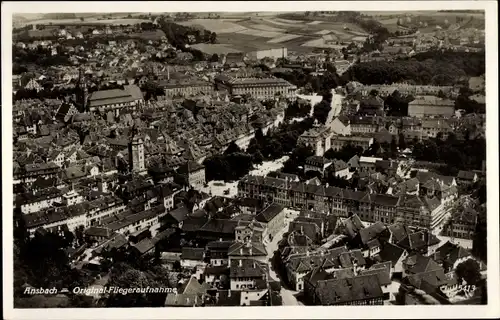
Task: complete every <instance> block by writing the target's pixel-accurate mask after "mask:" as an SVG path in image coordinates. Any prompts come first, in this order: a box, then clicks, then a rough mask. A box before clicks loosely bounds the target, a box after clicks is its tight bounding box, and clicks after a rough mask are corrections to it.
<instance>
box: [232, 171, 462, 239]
mask: <svg viewBox="0 0 500 320" xmlns="http://www.w3.org/2000/svg"><path fill="white" fill-rule="evenodd" d="M429 183H430V182H427V183H426V184H425V185H424V186H423V187H422V188H421V190H420V191H421V193H420V194H419V195H409V194H404V195H400V196H392V195H387V194H372V193H370V192H363V191H352V190H348V189H340V188H337V187H331V186H329V187H325V186H322V185H315V184H307V183H303V182H294V181H289V180H288V179H280V178H272V177H261V176H246V177H244V178H243V179H241V180H240V182H239V183H238V196H239V197H241V198H253V199H262V200H264V201H274V202H275V203H278V204H280V205H282V206H285V207H291V208H297V209H307V210H314V211H317V212H325V213H329V214H334V215H336V216H339V217H348V216H350V215H351V214H357V215H358V216H359V217H360V219H361V220H363V221H368V222H376V221H381V222H383V223H393V222H394V221H395V220H396V219H397V218H400V219H403V220H404V223H405V224H407V225H409V226H415V227H422V228H428V229H432V228H435V227H436V226H437V225H438V224H439V222H440V221H441V220H442V219H443V216H444V212H445V210H444V207H445V206H446V203H447V202H448V201H449V199H452V198H453V197H454V195H456V188H454V187H452V186H445V185H444V184H440V189H441V190H445V189H446V190H447V191H444V192H441V191H436V190H437V189H432V188H426V185H427V184H429ZM433 190H434V191H433Z"/></svg>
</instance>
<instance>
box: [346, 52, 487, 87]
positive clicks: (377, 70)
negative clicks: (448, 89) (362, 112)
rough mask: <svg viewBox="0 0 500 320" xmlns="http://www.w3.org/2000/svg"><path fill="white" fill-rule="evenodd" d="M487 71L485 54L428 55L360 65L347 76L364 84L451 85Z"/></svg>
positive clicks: (443, 53)
mask: <svg viewBox="0 0 500 320" xmlns="http://www.w3.org/2000/svg"><path fill="white" fill-rule="evenodd" d="M484 72H485V56H484V52H479V53H476V52H441V51H433V52H425V53H420V54H417V55H416V56H414V57H412V58H405V59H398V60H394V61H390V62H389V61H378V62H377V63H373V62H361V63H357V64H355V65H354V66H352V67H351V68H349V70H348V71H347V72H346V73H345V74H344V75H346V76H347V79H346V80H348V81H358V82H361V83H362V84H367V85H370V84H392V83H398V82H409V83H414V84H420V85H429V84H431V85H440V86H449V85H456V84H461V85H464V84H466V83H467V80H468V78H469V77H472V76H480V75H482V74H484Z"/></svg>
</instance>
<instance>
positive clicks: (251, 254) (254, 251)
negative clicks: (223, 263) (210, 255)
mask: <svg viewBox="0 0 500 320" xmlns="http://www.w3.org/2000/svg"><path fill="white" fill-rule="evenodd" d="M228 257H229V264H230V265H231V263H232V261H233V260H252V261H253V260H255V261H260V262H262V263H265V262H266V261H267V251H266V248H265V247H264V245H263V244H262V243H261V242H252V241H246V242H242V241H235V242H234V243H233V244H232V245H231V246H230V247H229V249H228Z"/></svg>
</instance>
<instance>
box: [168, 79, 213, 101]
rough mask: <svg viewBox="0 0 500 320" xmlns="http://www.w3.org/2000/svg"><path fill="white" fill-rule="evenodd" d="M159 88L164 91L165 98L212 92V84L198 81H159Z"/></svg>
mask: <svg viewBox="0 0 500 320" xmlns="http://www.w3.org/2000/svg"><path fill="white" fill-rule="evenodd" d="M159 86H160V88H162V89H163V90H165V96H167V97H174V96H183V97H187V96H191V95H196V94H199V93H205V94H210V93H212V92H213V91H214V85H213V84H212V83H210V82H207V81H203V80H198V79H190V80H167V81H160V83H159Z"/></svg>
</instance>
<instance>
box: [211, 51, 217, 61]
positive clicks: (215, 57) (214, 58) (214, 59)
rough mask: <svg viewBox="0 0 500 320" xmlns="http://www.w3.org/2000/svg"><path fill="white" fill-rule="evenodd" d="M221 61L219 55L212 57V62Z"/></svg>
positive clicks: (215, 54)
mask: <svg viewBox="0 0 500 320" xmlns="http://www.w3.org/2000/svg"><path fill="white" fill-rule="evenodd" d="M218 61H219V56H218V55H217V53H214V54H213V55H212V57H210V62H218Z"/></svg>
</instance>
